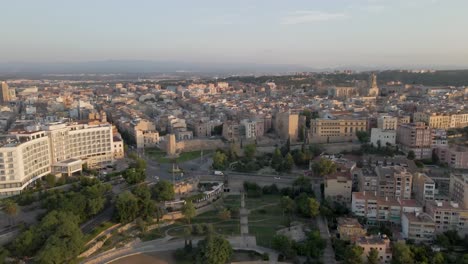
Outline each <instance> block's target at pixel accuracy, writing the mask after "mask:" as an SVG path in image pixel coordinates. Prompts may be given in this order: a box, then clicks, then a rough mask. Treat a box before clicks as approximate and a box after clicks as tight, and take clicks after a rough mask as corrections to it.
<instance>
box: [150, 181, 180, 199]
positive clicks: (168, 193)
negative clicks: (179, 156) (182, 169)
mask: <svg viewBox="0 0 468 264" xmlns="http://www.w3.org/2000/svg"><path fill="white" fill-rule="evenodd" d="M151 194H152V196H153V199H155V200H156V201H158V202H161V201H172V200H174V197H175V191H174V184H172V183H171V182H170V181H166V180H161V181H158V182H157V183H156V184H155V185H154V186H153V188H151Z"/></svg>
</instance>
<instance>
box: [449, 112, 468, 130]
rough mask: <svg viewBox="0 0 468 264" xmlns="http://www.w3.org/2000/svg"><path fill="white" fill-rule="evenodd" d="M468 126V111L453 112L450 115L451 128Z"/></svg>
mask: <svg viewBox="0 0 468 264" xmlns="http://www.w3.org/2000/svg"><path fill="white" fill-rule="evenodd" d="M466 126H468V113H460V114H452V115H451V116H450V127H451V128H463V127H466Z"/></svg>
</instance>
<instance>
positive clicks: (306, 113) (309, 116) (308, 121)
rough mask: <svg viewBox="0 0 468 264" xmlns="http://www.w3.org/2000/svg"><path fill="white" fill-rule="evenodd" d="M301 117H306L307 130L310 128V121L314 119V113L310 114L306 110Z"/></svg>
mask: <svg viewBox="0 0 468 264" xmlns="http://www.w3.org/2000/svg"><path fill="white" fill-rule="evenodd" d="M301 115H303V116H305V117H306V124H305V125H306V127H307V128H310V120H311V119H312V112H310V110H309V109H304V111H302V113H301Z"/></svg>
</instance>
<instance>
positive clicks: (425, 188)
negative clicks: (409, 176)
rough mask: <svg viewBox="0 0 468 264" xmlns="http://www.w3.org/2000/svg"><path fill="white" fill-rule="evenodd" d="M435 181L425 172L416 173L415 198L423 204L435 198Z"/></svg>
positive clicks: (414, 181) (414, 180)
mask: <svg viewBox="0 0 468 264" xmlns="http://www.w3.org/2000/svg"><path fill="white" fill-rule="evenodd" d="M435 186H436V185H435V182H434V180H433V179H431V178H430V177H429V176H427V175H426V174H424V173H419V172H417V173H415V174H414V177H413V193H414V196H415V197H414V198H415V199H416V200H417V201H418V202H419V203H421V204H423V205H424V204H425V203H426V201H432V200H434V198H435V190H436V189H435Z"/></svg>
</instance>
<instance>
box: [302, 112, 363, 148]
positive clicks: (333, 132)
mask: <svg viewBox="0 0 468 264" xmlns="http://www.w3.org/2000/svg"><path fill="white" fill-rule="evenodd" d="M366 129H367V120H366V119H360V118H356V119H355V118H341V119H324V118H321V119H314V120H311V121H310V130H309V141H310V142H313V143H335V142H350V141H353V140H357V137H356V132H357V131H366Z"/></svg>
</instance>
